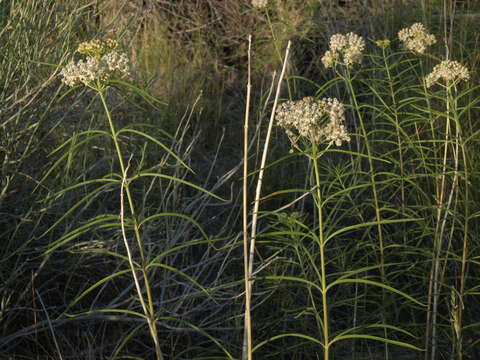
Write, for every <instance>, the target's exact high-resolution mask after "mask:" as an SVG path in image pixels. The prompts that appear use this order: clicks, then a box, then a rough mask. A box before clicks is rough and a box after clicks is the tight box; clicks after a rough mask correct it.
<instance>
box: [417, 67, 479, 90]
mask: <svg viewBox="0 0 480 360" xmlns="http://www.w3.org/2000/svg"><path fill="white" fill-rule="evenodd" d="M440 79H442V80H444V81H445V82H446V83H447V85H449V84H454V83H457V82H459V81H461V80H464V81H467V80H468V79H470V73H469V72H468V69H467V68H466V67H465V66H463V65H462V64H460V63H459V62H458V61H454V60H444V61H442V62H441V63H440V64H438V65H435V67H434V68H433V71H432V72H431V73H430V74H428V75H427V77H426V78H425V82H426V85H427V87H431V86H433V85H434V84H436V83H438V82H439V80H440Z"/></svg>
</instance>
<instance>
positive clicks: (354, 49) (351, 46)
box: [322, 32, 365, 69]
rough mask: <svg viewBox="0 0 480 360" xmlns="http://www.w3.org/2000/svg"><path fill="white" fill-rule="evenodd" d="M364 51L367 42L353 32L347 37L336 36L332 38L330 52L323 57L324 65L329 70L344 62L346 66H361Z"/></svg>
mask: <svg viewBox="0 0 480 360" xmlns="http://www.w3.org/2000/svg"><path fill="white" fill-rule="evenodd" d="M364 49H365V41H364V40H363V38H362V37H361V36H358V35H357V34H354V33H352V32H351V33H348V34H346V35H342V34H335V35H332V37H331V38H330V50H327V52H326V53H325V55H324V56H323V57H322V63H323V65H324V66H325V67H326V68H327V69H328V68H331V67H333V66H334V65H335V63H336V62H342V63H343V64H344V65H346V66H351V65H353V64H355V63H358V64H360V63H361V62H362V53H363V50H364ZM342 56H343V57H342Z"/></svg>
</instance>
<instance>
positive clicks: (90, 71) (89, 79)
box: [60, 40, 130, 87]
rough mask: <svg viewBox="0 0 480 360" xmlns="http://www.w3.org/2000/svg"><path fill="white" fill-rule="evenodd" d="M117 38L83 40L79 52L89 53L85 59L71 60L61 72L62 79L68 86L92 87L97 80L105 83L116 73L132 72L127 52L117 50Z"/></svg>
mask: <svg viewBox="0 0 480 360" xmlns="http://www.w3.org/2000/svg"><path fill="white" fill-rule="evenodd" d="M117 46H118V44H117V42H116V41H115V40H107V41H101V40H92V41H88V42H83V43H81V44H80V45H79V47H78V50H77V51H78V52H79V53H81V54H84V55H87V57H86V58H85V60H78V61H77V62H75V61H74V60H72V61H70V62H69V63H68V64H67V65H66V66H65V68H64V69H63V70H62V71H61V72H60V75H61V76H62V81H63V83H65V84H66V85H68V86H75V85H77V84H84V85H86V86H89V87H92V86H94V85H95V83H96V82H97V83H98V84H99V85H105V83H106V82H107V81H108V80H109V79H110V78H111V77H113V76H114V75H115V76H120V77H123V76H127V75H129V73H130V67H129V61H128V58H127V56H126V55H125V54H122V53H119V52H117V51H116V50H115V48H116V47H117Z"/></svg>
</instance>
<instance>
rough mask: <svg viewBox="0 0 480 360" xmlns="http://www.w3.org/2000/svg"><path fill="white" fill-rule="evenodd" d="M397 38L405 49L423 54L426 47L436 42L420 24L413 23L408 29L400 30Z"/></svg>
mask: <svg viewBox="0 0 480 360" xmlns="http://www.w3.org/2000/svg"><path fill="white" fill-rule="evenodd" d="M398 38H399V39H400V41H402V42H403V44H404V46H405V48H407V49H408V50H411V51H415V52H417V53H419V54H424V53H425V50H426V49H427V46H430V45H433V44H435V43H436V42H437V40H436V39H435V36H434V35H432V34H429V33H428V32H427V29H426V28H425V26H424V25H423V24H421V23H415V24H413V25H412V26H410V27H409V28H405V29H402V30H400V31H399V32H398Z"/></svg>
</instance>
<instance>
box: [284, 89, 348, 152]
mask: <svg viewBox="0 0 480 360" xmlns="http://www.w3.org/2000/svg"><path fill="white" fill-rule="evenodd" d="M276 119H277V122H278V125H279V126H280V127H282V128H284V129H285V132H286V133H287V135H288V137H289V138H290V141H291V142H292V145H293V146H296V143H297V141H298V139H299V138H300V137H304V138H307V139H308V140H309V141H310V142H312V143H321V142H326V143H328V144H329V145H331V144H335V145H337V146H341V145H342V141H347V142H348V141H350V137H349V136H348V133H347V129H346V128H345V125H344V122H345V108H344V105H343V104H342V103H341V102H340V101H338V100H337V99H330V98H326V99H321V100H315V99H314V98H312V97H306V98H304V99H302V100H299V101H287V102H285V103H283V104H281V105H280V106H279V107H278V109H277V112H276Z"/></svg>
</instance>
